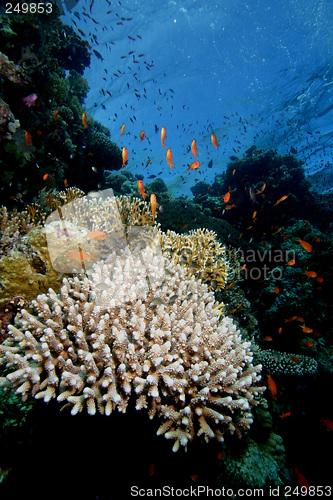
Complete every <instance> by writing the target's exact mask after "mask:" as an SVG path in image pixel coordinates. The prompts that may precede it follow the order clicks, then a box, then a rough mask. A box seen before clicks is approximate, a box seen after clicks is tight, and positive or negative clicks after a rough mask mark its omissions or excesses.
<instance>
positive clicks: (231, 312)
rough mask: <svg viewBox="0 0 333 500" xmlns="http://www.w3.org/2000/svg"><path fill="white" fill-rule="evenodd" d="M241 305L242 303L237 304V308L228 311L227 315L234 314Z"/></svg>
mask: <svg viewBox="0 0 333 500" xmlns="http://www.w3.org/2000/svg"><path fill="white" fill-rule="evenodd" d="M242 305H243V302H241V303H240V304H238V306H237V307H235V309H231V311H229V313H230V314H234V313H235V312H236V311H238V309H239V308H240V307H242Z"/></svg>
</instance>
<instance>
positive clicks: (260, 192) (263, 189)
mask: <svg viewBox="0 0 333 500" xmlns="http://www.w3.org/2000/svg"><path fill="white" fill-rule="evenodd" d="M265 189H266V184H265V183H264V184H263V186H262V188H261V189H258V191H257V193H256V194H262V193H263V192H264V191H265Z"/></svg>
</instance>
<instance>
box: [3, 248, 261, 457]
mask: <svg viewBox="0 0 333 500" xmlns="http://www.w3.org/2000/svg"><path fill="white" fill-rule="evenodd" d="M93 267H94V269H93V271H92V272H91V273H90V274H89V278H87V277H86V276H84V277H83V276H82V278H81V279H79V278H78V277H75V278H73V279H64V280H63V285H62V288H61V292H60V296H59V297H58V296H57V295H56V293H55V292H54V291H53V290H52V289H50V290H49V292H48V294H47V295H39V296H38V297H37V300H36V301H34V303H33V304H34V307H35V308H36V310H37V312H38V318H37V317H34V316H33V315H32V314H30V313H29V312H27V311H26V310H24V309H23V310H22V311H21V313H20V315H19V317H17V318H16V326H12V325H10V326H9V327H8V328H9V334H10V338H8V339H7V340H6V341H5V342H4V344H3V345H2V346H0V351H1V353H2V358H3V359H2V361H3V362H5V363H7V367H8V368H9V369H10V373H9V374H8V375H7V377H6V378H3V379H2V383H3V384H5V385H6V384H8V383H10V384H11V385H13V386H14V387H15V388H16V391H17V392H18V393H20V394H21V395H22V397H23V398H26V397H27V396H28V395H32V396H34V397H35V398H37V399H44V401H46V402H47V401H50V400H51V399H52V398H57V400H58V401H59V402H65V403H66V405H69V406H71V413H72V414H76V413H78V412H80V411H82V410H83V409H84V408H86V409H87V411H88V413H89V414H95V413H96V411H99V412H100V413H105V414H107V415H109V414H110V413H111V412H112V411H113V410H115V409H116V408H117V409H118V410H119V411H121V412H125V411H126V408H127V405H128V403H129V400H130V397H131V396H135V397H136V408H137V409H142V408H146V409H147V410H148V415H149V417H150V418H151V419H152V418H153V417H154V416H155V415H158V416H159V417H160V418H161V419H162V424H161V425H160V427H159V429H158V431H157V434H159V435H164V436H165V437H166V438H167V439H171V440H174V441H175V442H174V445H173V451H177V450H178V449H179V447H180V446H184V447H186V446H187V444H188V442H190V441H192V439H193V437H194V436H195V435H198V436H203V438H204V439H205V440H206V441H209V440H210V439H211V438H214V437H215V438H217V439H218V440H220V441H222V440H223V435H224V433H225V432H226V433H231V434H233V433H236V435H238V436H240V435H241V432H242V431H243V430H244V429H247V428H248V427H249V426H250V425H251V423H252V414H251V410H250V408H251V406H252V405H255V404H256V399H255V397H256V396H258V395H260V394H261V393H262V392H263V390H264V389H265V388H264V387H258V386H257V385H256V383H257V382H258V381H259V380H260V374H259V373H260V369H261V366H260V365H258V366H253V365H252V354H251V351H250V345H251V344H250V343H249V342H243V341H242V339H241V337H240V334H239V332H238V331H237V329H236V326H235V325H233V323H232V320H231V319H230V318H228V317H224V318H223V319H222V320H220V315H219V313H218V306H219V305H218V304H217V303H216V302H215V299H214V295H213V293H212V292H209V291H208V288H207V286H206V285H205V284H203V283H201V281H200V280H195V279H194V277H192V278H190V279H187V276H186V274H187V273H186V270H185V269H183V268H182V267H181V266H180V265H177V266H174V265H173V264H172V263H171V262H169V261H168V260H167V259H166V258H164V257H162V256H161V255H159V254H154V253H153V252H152V251H150V250H147V249H146V250H145V251H144V252H142V251H138V252H137V253H134V254H130V252H127V251H126V250H125V251H124V252H123V253H122V254H121V255H119V256H117V255H116V253H113V254H112V255H111V256H110V257H109V258H108V259H107V260H106V261H105V262H100V263H97V264H95V265H94V266H93ZM147 277H149V280H148V282H147Z"/></svg>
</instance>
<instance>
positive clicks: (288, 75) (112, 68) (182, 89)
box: [62, 0, 333, 196]
mask: <svg viewBox="0 0 333 500" xmlns="http://www.w3.org/2000/svg"><path fill="white" fill-rule="evenodd" d="M66 3H67V5H68V6H69V7H70V3H69V2H62V4H63V6H64V10H66ZM72 3H73V2H72ZM74 3H75V2H74ZM84 14H86V15H84ZM332 14H333V4H332V2H331V1H329V0H319V1H313V0H279V1H278V2H277V1H275V0H252V1H238V0H233V1H219V2H211V1H203V0H182V1H168V2H161V1H160V0H155V1H150V2H143V1H135V2H133V1H130V0H122V1H117V2H109V1H107V0H105V1H104V0H98V1H97V0H96V1H92V0H81V1H79V2H78V3H77V4H76V5H75V6H74V7H72V8H71V10H68V11H67V12H66V14H65V15H64V16H62V18H63V21H64V22H65V23H67V24H68V25H70V26H72V27H73V28H74V29H75V30H76V31H77V32H78V33H80V34H81V35H82V32H83V34H84V35H85V36H83V35H82V36H83V38H84V39H85V40H87V41H88V43H89V45H90V51H91V52H92V58H91V64H90V67H88V68H87V69H86V70H85V74H84V77H85V78H86V79H87V81H88V83H89V86H90V92H89V94H88V97H87V100H86V106H87V111H88V113H89V114H90V115H91V116H93V118H95V119H96V120H98V121H100V122H101V123H103V124H104V125H106V126H107V127H108V128H109V130H110V132H111V139H112V140H113V141H115V142H117V144H119V146H120V147H123V146H125V147H126V148H127V150H128V166H127V167H126V168H128V170H130V171H131V172H133V173H141V174H142V173H143V174H145V177H144V181H147V179H148V177H149V176H150V175H157V174H159V177H162V178H163V180H164V181H165V182H166V183H167V185H168V188H169V190H170V192H171V193H172V194H173V195H174V196H180V195H183V196H185V195H190V196H191V195H192V193H191V191H190V187H191V186H192V185H193V184H194V183H195V181H194V179H200V180H205V181H206V182H208V183H210V182H211V181H213V179H214V177H215V175H216V174H217V173H221V171H223V170H225V168H226V165H227V163H228V161H229V158H230V156H232V155H234V156H238V157H241V156H242V155H243V153H244V152H245V150H246V149H247V148H248V147H250V146H251V145H252V144H256V145H257V146H258V147H262V148H265V149H269V148H272V149H276V150H277V151H278V152H279V153H281V154H286V153H289V152H290V150H291V148H293V149H292V152H293V153H294V154H296V156H297V157H298V158H299V159H301V160H302V161H304V168H305V171H306V173H307V175H308V176H309V177H310V178H311V179H312V180H313V182H314V184H315V185H316V186H317V187H318V188H319V190H321V191H330V190H332V178H331V177H330V176H332V161H331V156H332V132H333V123H332V119H331V109H332V105H333V104H332V103H333V100H332V88H331V85H332V52H333V44H332V36H333V35H332V31H331V25H332ZM88 16H89V17H88ZM79 30H81V32H80V31H79ZM94 51H95V52H94ZM96 51H97V52H96ZM123 123H125V132H124V135H123V136H122V138H120V127H121V125H122V124H123ZM162 126H164V127H165V128H166V131H167V138H166V141H165V143H166V146H167V147H168V148H171V150H172V154H173V160H174V162H173V163H174V164H175V166H176V168H175V169H173V170H172V173H170V169H169V166H168V165H167V162H166V158H165V151H166V148H165V149H164V150H162V147H161V144H160V130H161V127H162ZM142 130H144V131H145V135H146V138H145V139H144V140H143V141H142V142H141V141H140V139H139V134H140V132H141V131H142ZM212 132H214V133H215V135H216V137H217V139H218V143H219V146H220V147H219V149H215V148H214V147H213V145H212V143H211V140H210V135H211V133H212ZM193 139H195V140H196V143H197V149H198V155H199V161H200V168H199V169H198V170H197V171H195V172H193V171H190V172H187V174H186V175H184V171H185V170H186V168H187V166H188V165H189V164H190V163H191V162H192V154H191V152H190V145H191V142H192V140H193ZM148 158H149V159H150V164H149V166H148V168H147V169H145V170H143V167H144V166H145V165H146V163H147V161H148ZM211 160H212V161H213V164H212V168H208V164H209V162H210V161H211ZM106 168H107V166H106ZM160 172H161V173H160Z"/></svg>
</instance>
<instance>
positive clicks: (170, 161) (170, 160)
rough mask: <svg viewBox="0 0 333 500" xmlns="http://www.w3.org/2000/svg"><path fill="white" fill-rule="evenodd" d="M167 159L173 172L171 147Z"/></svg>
mask: <svg viewBox="0 0 333 500" xmlns="http://www.w3.org/2000/svg"><path fill="white" fill-rule="evenodd" d="M166 159H167V162H168V165H170V170H171V172H172V167H174V164H173V163H172V151H171V149H168V150H167V153H166Z"/></svg>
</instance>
